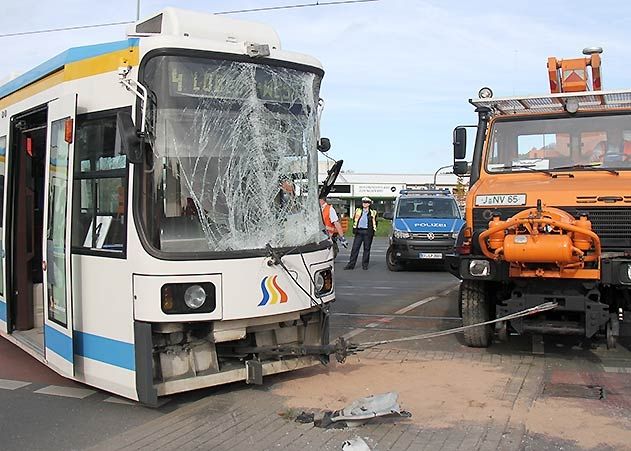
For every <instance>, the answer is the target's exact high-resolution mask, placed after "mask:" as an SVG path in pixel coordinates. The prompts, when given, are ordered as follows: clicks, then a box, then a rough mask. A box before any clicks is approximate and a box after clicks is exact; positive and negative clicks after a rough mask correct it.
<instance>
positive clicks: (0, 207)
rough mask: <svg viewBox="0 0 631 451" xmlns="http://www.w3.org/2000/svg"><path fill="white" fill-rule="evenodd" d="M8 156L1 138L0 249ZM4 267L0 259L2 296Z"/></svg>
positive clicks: (1, 247) (0, 290)
mask: <svg viewBox="0 0 631 451" xmlns="http://www.w3.org/2000/svg"><path fill="white" fill-rule="evenodd" d="M6 156H7V137H6V136H0V249H4V246H3V243H2V222H1V221H2V217H3V215H4V211H3V209H4V163H5V160H6ZM3 274H4V267H3V266H2V258H0V295H4V277H3Z"/></svg>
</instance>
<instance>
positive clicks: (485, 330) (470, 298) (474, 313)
mask: <svg viewBox="0 0 631 451" xmlns="http://www.w3.org/2000/svg"><path fill="white" fill-rule="evenodd" d="M460 306H461V308H462V325H463V326H469V325H472V324H478V323H483V322H485V321H488V320H490V319H491V315H490V306H489V302H488V300H487V298H486V290H485V289H484V282H482V281H480V280H463V281H462V283H461V284H460ZM492 334H493V328H492V327H491V325H490V324H487V325H486V326H480V327H473V328H471V329H466V330H465V331H464V342H465V344H466V345H467V346H470V347H472V348H487V347H489V346H490V344H491V338H492Z"/></svg>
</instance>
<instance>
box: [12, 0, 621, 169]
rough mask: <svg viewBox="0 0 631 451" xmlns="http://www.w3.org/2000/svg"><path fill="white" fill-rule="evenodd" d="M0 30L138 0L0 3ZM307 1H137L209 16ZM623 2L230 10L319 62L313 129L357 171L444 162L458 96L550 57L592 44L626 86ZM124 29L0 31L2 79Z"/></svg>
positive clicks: (414, 0)
mask: <svg viewBox="0 0 631 451" xmlns="http://www.w3.org/2000/svg"><path fill="white" fill-rule="evenodd" d="M0 1H1V3H2V9H1V11H2V14H0V33H11V32H20V31H27V30H37V29H45V28H57V27H67V26H75V25H84V24H95V23H104V22H118V21H125V20H133V19H135V17H136V0H107V1H104V2H94V1H86V0H55V1H54V2H48V1H46V2H43V1H41V0H21V1H19V2H13V1H9V0H0ZM312 2H313V1H312V0H293V1H287V0H249V1H248V0H214V1H212V0H205V1H203V0H177V1H173V0H171V1H159V0H142V2H141V6H142V7H141V17H143V16H147V15H151V14H153V13H154V12H155V11H157V10H159V9H161V8H163V7H165V6H177V7H180V8H187V9H192V10H199V11H206V12H216V11H228V10H236V9H245V8H259V7H264V6H277V5H290V4H299V3H312ZM630 12H631V3H628V4H627V3H626V2H620V1H603V0H601V1H599V2H594V1H593V0H592V1H573V2H566V1H555V0H547V1H534V0H529V1H527V2H525V1H524V2H512V1H506V0H503V1H496V0H487V1H486V2H473V1H468V0H463V1H449V0H442V1H439V0H435V1H431V0H430V1H422V0H380V1H378V2H374V3H364V4H354V5H341V6H320V7H315V8H299V9H290V10H281V11H271V12H257V13H242V14H234V15H231V16H229V17H232V18H234V19H242V20H255V21H258V22H264V23H267V24H269V25H271V26H273V27H274V28H275V29H276V30H277V31H278V33H279V35H280V38H281V42H282V44H283V47H284V48H285V49H286V50H294V51H298V52H302V53H308V54H311V55H313V56H315V57H316V58H318V59H319V60H320V61H322V64H323V65H324V68H325V71H326V75H325V79H324V82H323V89H322V97H324V98H325V100H326V109H325V112H324V117H323V126H322V134H323V136H328V137H330V139H331V141H332V145H333V147H332V150H331V155H332V156H334V157H335V158H343V159H344V160H345V165H344V166H345V168H346V169H352V170H354V171H355V172H395V173H431V172H433V171H434V170H435V169H436V168H438V167H439V166H443V165H447V164H450V163H451V132H452V129H453V127H454V126H456V125H458V124H463V123H474V122H475V120H476V118H475V115H474V112H473V108H472V107H471V106H470V105H469V104H468V102H467V100H468V99H469V98H470V97H472V96H476V95H477V91H478V90H479V88H480V87H482V86H490V87H491V88H492V89H493V91H494V93H495V95H496V96H508V95H514V94H539V93H545V92H547V89H548V84H547V73H546V60H547V58H548V57H549V56H557V57H568V58H569V57H575V56H579V55H580V54H581V50H582V49H583V47H586V46H602V47H603V48H604V50H605V53H604V54H603V73H604V75H603V87H604V88H605V89H622V88H631V80H629V79H628V78H629V77H628V75H627V72H626V71H627V65H628V61H629V60H631V46H629V42H631V27H630V26H629V18H630V17H629V16H630ZM125 29H126V26H114V27H107V28H96V29H86V30H80V31H68V32H61V33H50V34H41V35H32V36H23V37H8V38H0V48H2V57H3V58H2V61H3V64H2V65H1V66H0V80H2V79H4V78H5V77H8V76H10V75H15V74H19V73H22V72H25V71H27V70H29V69H30V68H32V67H34V66H36V65H38V64H39V63H41V62H43V61H45V60H46V59H48V58H51V57H53V56H55V55H56V54H58V53H60V52H63V51H64V50H66V49H67V48H69V47H75V46H81V45H89V44H96V43H100V42H109V41H116V40H121V39H124V38H125Z"/></svg>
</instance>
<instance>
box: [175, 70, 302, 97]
mask: <svg viewBox="0 0 631 451" xmlns="http://www.w3.org/2000/svg"><path fill="white" fill-rule="evenodd" d="M168 71H169V94H170V95H171V96H174V97H199V98H207V99H216V100H245V99H247V98H249V97H251V96H252V94H253V90H252V88H253V84H252V83H247V82H245V83H244V81H247V80H248V79H250V80H251V79H252V75H254V81H255V82H256V83H255V86H256V97H257V98H258V99H259V100H262V101H265V102H277V103H295V102H296V100H297V99H300V98H301V97H302V92H301V89H303V86H304V85H303V84H302V83H301V82H300V81H301V78H300V77H296V75H297V74H298V73H300V72H298V71H295V70H293V69H287V68H283V67H275V66H266V65H265V66H264V65H260V66H254V65H253V64H252V63H241V62H234V61H204V62H203V63H200V62H193V61H190V60H178V61H170V62H169V63H168ZM283 72H284V73H285V74H282V73H283ZM283 75H285V76H283Z"/></svg>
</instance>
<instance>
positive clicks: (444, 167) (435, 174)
mask: <svg viewBox="0 0 631 451" xmlns="http://www.w3.org/2000/svg"><path fill="white" fill-rule="evenodd" d="M451 166H452V165H447V166H443V167H440V168H438V170H437V171H436V172H434V185H433V187H434V189H436V177H437V176H438V173H439V172H440V171H442V170H443V169H447V168H450V167H451Z"/></svg>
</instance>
